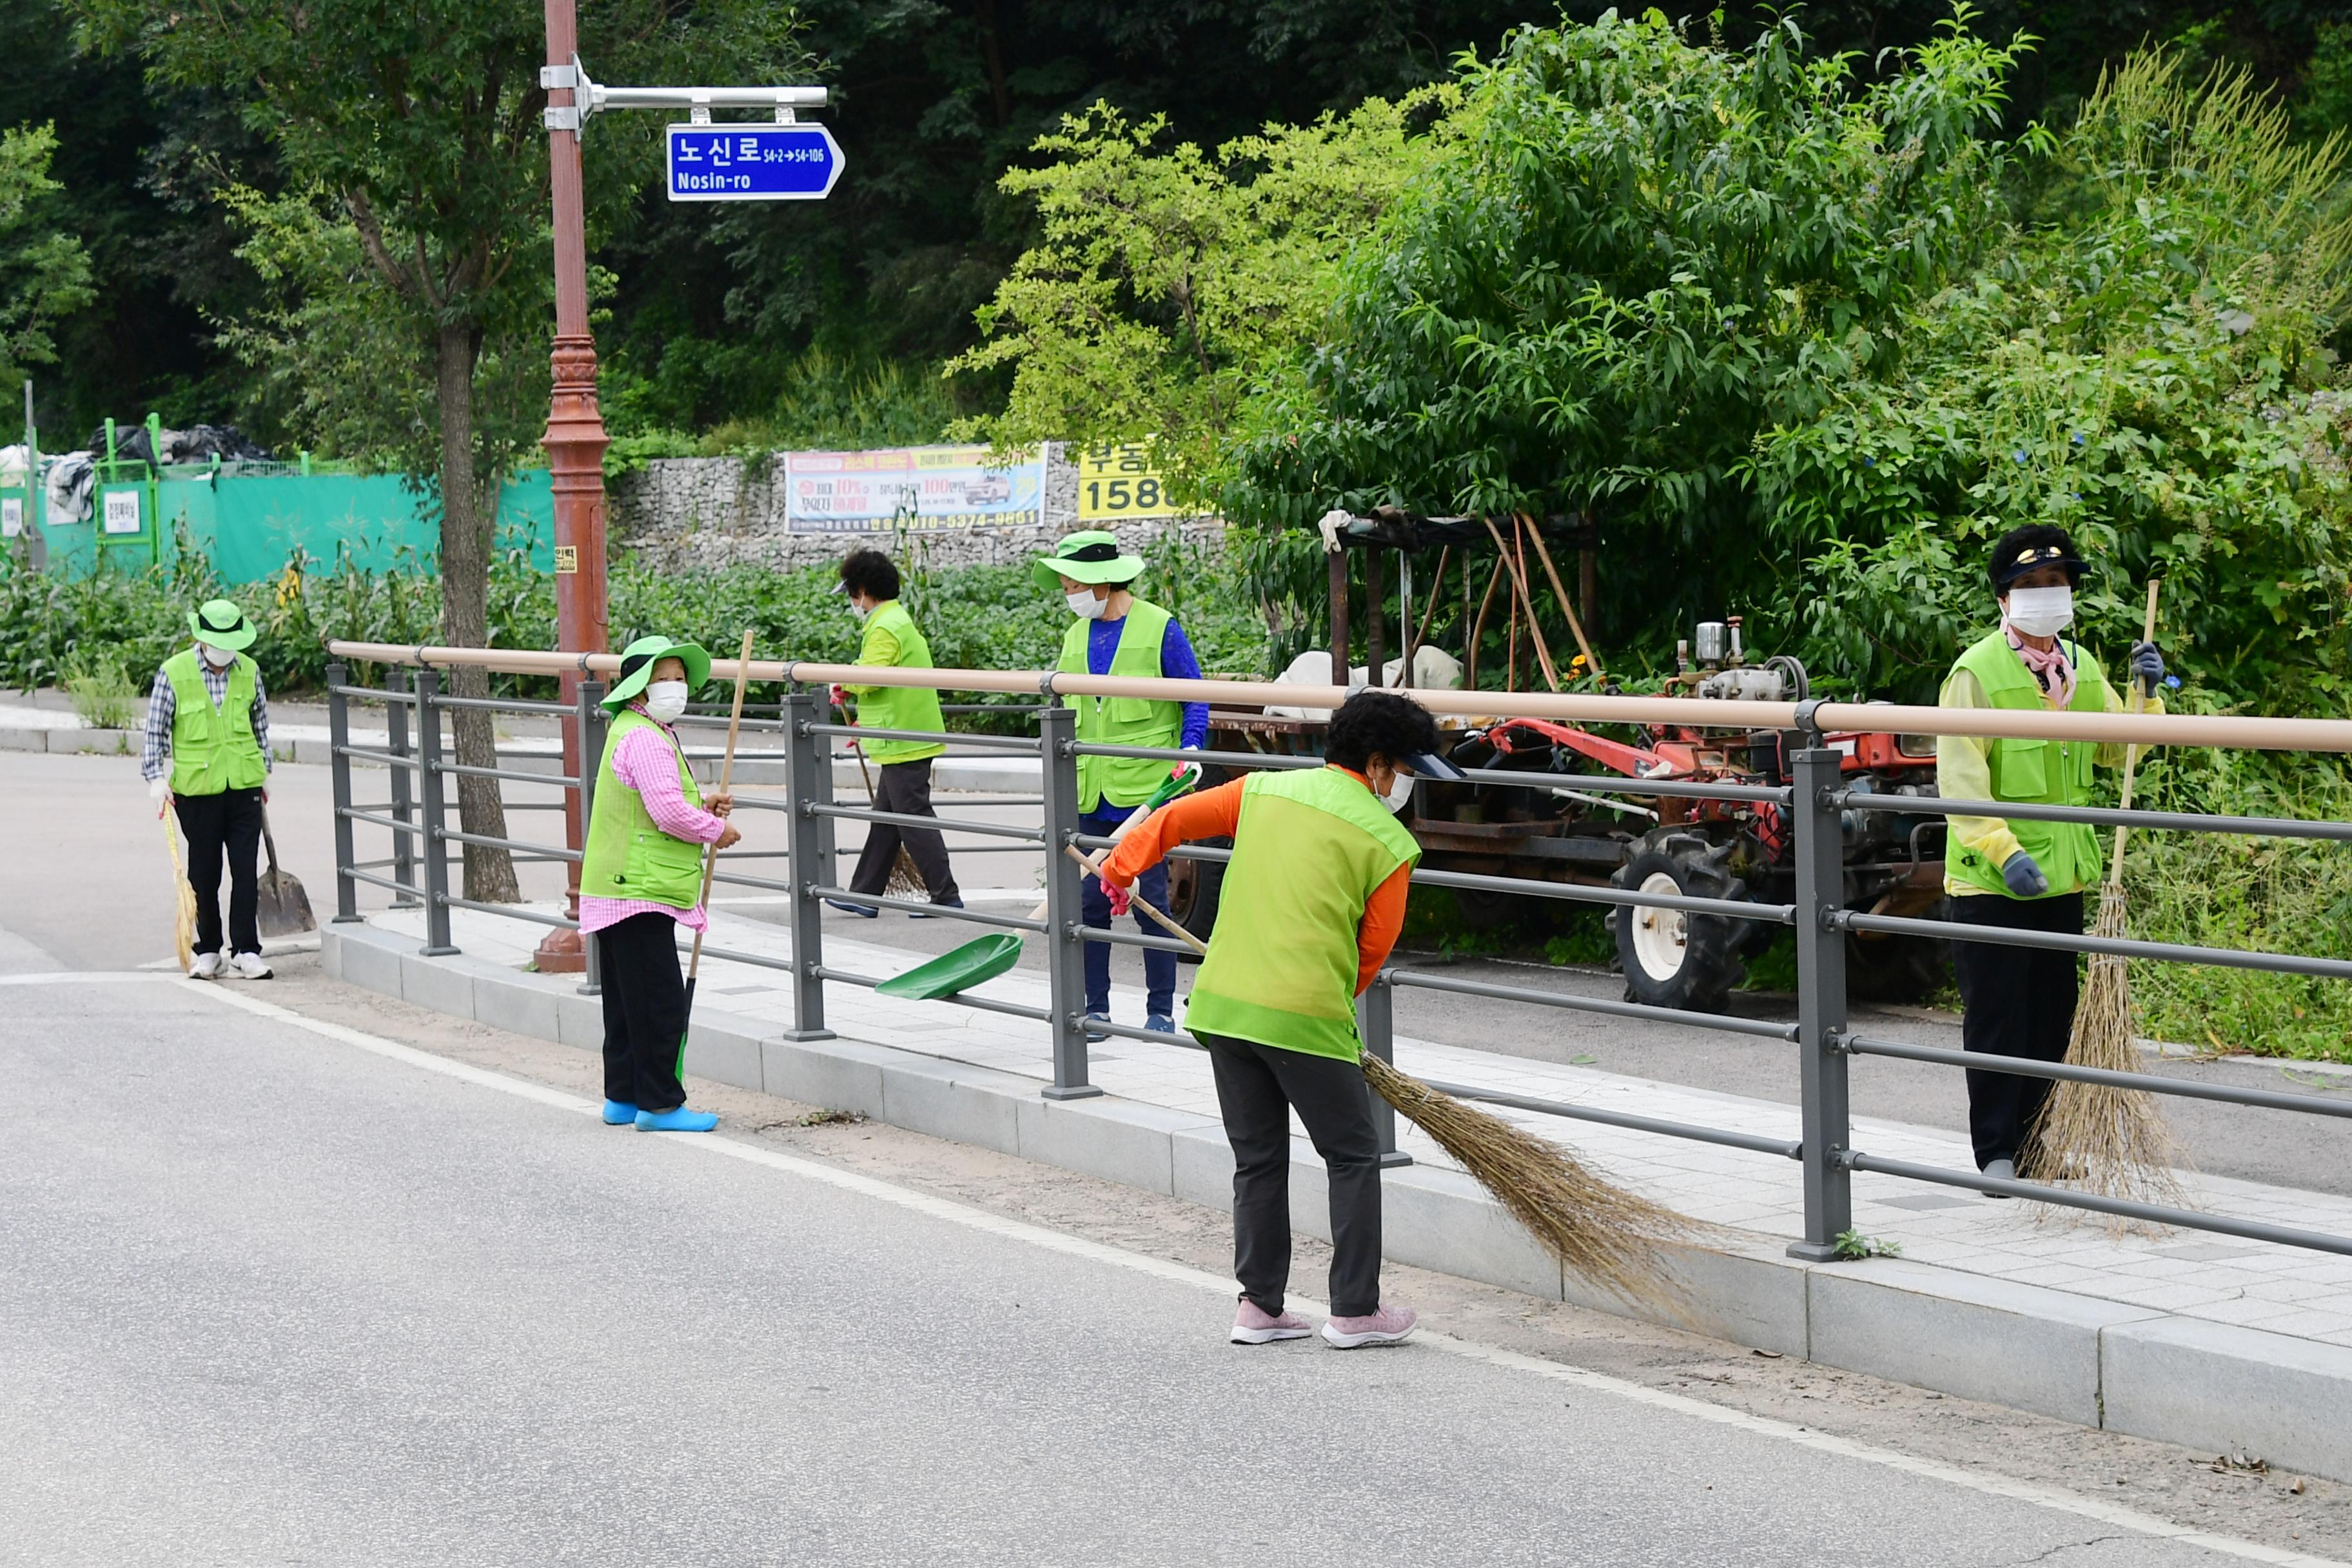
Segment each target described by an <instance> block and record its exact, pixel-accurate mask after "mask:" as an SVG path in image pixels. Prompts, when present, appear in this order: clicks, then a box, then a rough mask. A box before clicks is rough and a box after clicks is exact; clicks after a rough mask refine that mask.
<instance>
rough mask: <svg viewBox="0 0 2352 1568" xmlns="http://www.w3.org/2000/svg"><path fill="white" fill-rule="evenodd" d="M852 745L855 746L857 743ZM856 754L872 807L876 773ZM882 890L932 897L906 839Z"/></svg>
mask: <svg viewBox="0 0 2352 1568" xmlns="http://www.w3.org/2000/svg"><path fill="white" fill-rule="evenodd" d="M746 657H749V656H746ZM842 717H843V718H844V719H845V720H846V719H848V718H849V715H848V713H847V712H846V711H844V712H843V714H842ZM853 722H854V721H853ZM852 743H853V744H855V742H852ZM856 752H857V776H858V777H860V778H862V779H864V780H865V781H866V805H867V806H868V807H871V806H873V805H874V771H873V770H872V769H871V768H868V767H867V766H866V748H865V747H863V746H857V747H856ZM879 826H882V825H881V824H880V823H878V822H875V823H868V824H866V832H868V833H871V832H873V831H874V830H875V829H876V828H877V827H879ZM882 890H883V892H885V893H887V894H890V895H892V896H894V897H897V898H901V899H904V898H909V897H912V896H914V895H916V894H920V895H921V896H923V897H924V898H927V899H928V898H929V897H930V896H931V889H929V888H928V887H926V886H925V885H924V883H923V874H922V872H920V871H919V870H917V869H916V868H915V858H914V857H913V856H912V855H909V854H908V853H907V841H906V840H905V839H904V838H901V839H900V840H899V841H898V854H897V855H895V856H893V857H892V858H891V860H890V879H889V880H888V881H887V882H885V883H884V884H883V885H882Z"/></svg>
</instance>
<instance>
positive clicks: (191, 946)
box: [155, 800, 196, 974]
mask: <svg viewBox="0 0 2352 1568" xmlns="http://www.w3.org/2000/svg"><path fill="white" fill-rule="evenodd" d="M155 815H156V816H160V817H162V818H163V843H164V845H165V847H168V848H169V849H170V850H171V852H172V882H173V887H174V889H176V890H177V892H178V895H179V910H178V911H177V913H175V914H174V915H173V920H172V949H173V952H177V953H178V954H179V955H180V973H183V974H185V973H188V972H189V971H191V970H193V969H194V967H195V966H196V889H194V887H193V886H191V885H190V883H189V881H188V873H187V870H186V868H184V867H183V866H182V865H181V864H180V830H179V828H178V826H176V825H174V824H173V821H172V803H171V802H170V801H169V800H166V801H165V802H164V803H163V810H161V811H159V812H157V813H156V814H155Z"/></svg>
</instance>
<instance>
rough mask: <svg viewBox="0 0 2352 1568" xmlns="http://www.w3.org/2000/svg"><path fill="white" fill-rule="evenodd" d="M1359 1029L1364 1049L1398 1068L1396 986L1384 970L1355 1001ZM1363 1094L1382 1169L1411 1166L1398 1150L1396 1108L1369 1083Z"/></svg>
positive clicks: (1407, 1158) (1407, 1156)
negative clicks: (1369, 1106) (1368, 1102)
mask: <svg viewBox="0 0 2352 1568" xmlns="http://www.w3.org/2000/svg"><path fill="white" fill-rule="evenodd" d="M1356 1030H1357V1032H1358V1033H1359V1034H1360V1035H1362V1036H1363V1037H1364V1049H1366V1050H1368V1051H1370V1052H1371V1053H1372V1055H1374V1056H1376V1057H1378V1058H1381V1060H1382V1061H1384V1062H1386V1063H1388V1064H1389V1066H1391V1067H1394V1066H1396V986H1395V985H1394V984H1392V983H1391V981H1390V979H1389V972H1388V971H1387V970H1385V969H1383V970H1381V972H1380V973H1378V974H1377V975H1374V976H1373V977H1372V983H1371V984H1370V985H1367V986H1365V987H1364V994H1362V995H1361V996H1359V997H1357V998H1356ZM1364 1092H1365V1093H1366V1094H1367V1095H1370V1098H1371V1101H1372V1132H1373V1134H1374V1136H1376V1137H1378V1138H1379V1139H1380V1141H1381V1168H1382V1169H1383V1170H1392V1169H1394V1168H1395V1167H1397V1166H1399V1165H1410V1164H1412V1155H1410V1154H1408V1153H1406V1152H1404V1151H1403V1150H1402V1149H1400V1148H1398V1147H1397V1140H1396V1107H1395V1106H1393V1105H1391V1104H1390V1103H1389V1102H1388V1101H1387V1100H1382V1099H1381V1097H1380V1096H1379V1095H1377V1094H1373V1093H1372V1086H1371V1085H1370V1084H1369V1083H1368V1084H1366V1085H1365V1086H1364Z"/></svg>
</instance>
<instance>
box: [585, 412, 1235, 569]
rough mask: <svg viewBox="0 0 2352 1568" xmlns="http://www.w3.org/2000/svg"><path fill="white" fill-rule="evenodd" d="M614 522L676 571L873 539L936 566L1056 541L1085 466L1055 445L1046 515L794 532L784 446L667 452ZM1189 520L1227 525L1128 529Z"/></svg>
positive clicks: (816, 552) (642, 552)
mask: <svg viewBox="0 0 2352 1568" xmlns="http://www.w3.org/2000/svg"><path fill="white" fill-rule="evenodd" d="M611 498H612V499H611V501H610V507H611V510H610V514H609V518H608V526H609V530H610V534H611V538H612V543H613V548H614V550H615V551H616V552H617V551H628V552H634V553H635V555H636V556H637V557H638V558H639V559H640V560H643V561H646V562H648V563H652V564H653V565H655V566H656V567H657V568H659V569H660V570H662V571H666V572H681V571H682V572H694V571H709V570H711V569H713V568H716V567H721V566H734V565H740V564H753V565H761V566H777V567H789V566H805V565H811V564H814V563H819V562H829V561H837V560H839V559H840V558H841V557H842V556H843V555H844V554H845V553H846V552H848V551H849V549H850V548H851V547H852V546H853V545H854V544H856V543H859V542H867V543H874V544H877V545H879V546H881V547H882V548H884V549H887V550H890V551H891V552H893V553H894V554H899V555H905V554H908V553H910V552H913V551H915V550H920V551H921V552H923V553H925V554H926V555H928V557H929V563H930V564H931V565H933V566H967V565H975V564H1009V563H1014V562H1020V561H1025V560H1027V559H1028V558H1029V557H1031V556H1033V555H1036V554H1039V553H1041V552H1044V551H1045V550H1047V549H1050V548H1051V547H1052V545H1053V542H1054V541H1055V540H1056V539H1059V538H1060V537H1061V536H1062V535H1063V534H1065V533H1067V532H1069V531H1071V530H1073V529H1075V528H1076V527H1077V526H1078V469H1077V465H1076V463H1074V462H1072V461H1071V460H1070V458H1069V455H1068V448H1067V447H1066V446H1065V445H1064V444H1063V443H1061V442H1058V441H1056V442H1049V443H1048V444H1047V446H1046V448H1045V519H1044V521H1043V522H1042V524H1030V525H1027V526H1015V527H1005V528H956V529H941V530H938V531H926V532H921V533H917V534H913V535H911V536H909V535H894V534H893V533H891V532H888V531H885V532H880V533H872V534H853V533H793V532H790V531H787V529H786V528H785V525H784V460H783V458H782V455H781V454H772V455H770V456H769V457H767V458H758V459H752V460H749V461H746V460H744V459H740V458H656V459H655V460H653V461H651V462H648V463H647V464H646V465H645V467H643V468H639V469H637V470H635V472H633V473H630V474H628V475H626V476H625V477H624V478H622V479H619V480H617V481H615V482H614V485H613V487H612V489H611ZM1171 528H1172V529H1179V530H1181V531H1182V532H1183V534H1184V536H1185V538H1186V539H1187V541H1188V542H1195V543H1205V542H1214V541H1216V540H1219V539H1222V538H1223V535H1224V522H1223V520H1222V519H1219V518H1192V519H1187V520H1185V521H1165V522H1137V523H1128V524H1125V525H1123V526H1122V527H1121V528H1120V529H1119V530H1118V534H1119V537H1120V540H1121V541H1122V542H1124V543H1125V544H1127V546H1128V547H1129V549H1137V550H1139V549H1140V548H1141V547H1142V546H1143V545H1144V544H1145V543H1146V542H1149V541H1150V538H1151V537H1153V536H1154V535H1156V534H1158V533H1160V532H1161V531H1165V530H1168V529H1171Z"/></svg>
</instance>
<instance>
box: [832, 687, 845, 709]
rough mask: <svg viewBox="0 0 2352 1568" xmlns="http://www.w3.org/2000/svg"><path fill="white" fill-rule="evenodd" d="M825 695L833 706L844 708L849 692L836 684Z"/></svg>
mask: <svg viewBox="0 0 2352 1568" xmlns="http://www.w3.org/2000/svg"><path fill="white" fill-rule="evenodd" d="M827 696H828V699H829V700H831V702H832V703H833V705H834V706H835V708H844V709H845V708H847V707H848V706H849V693H848V692H846V691H844V690H843V689H841V688H840V687H838V686H835V688H833V689H832V690H831V691H830V692H829V693H827Z"/></svg>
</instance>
